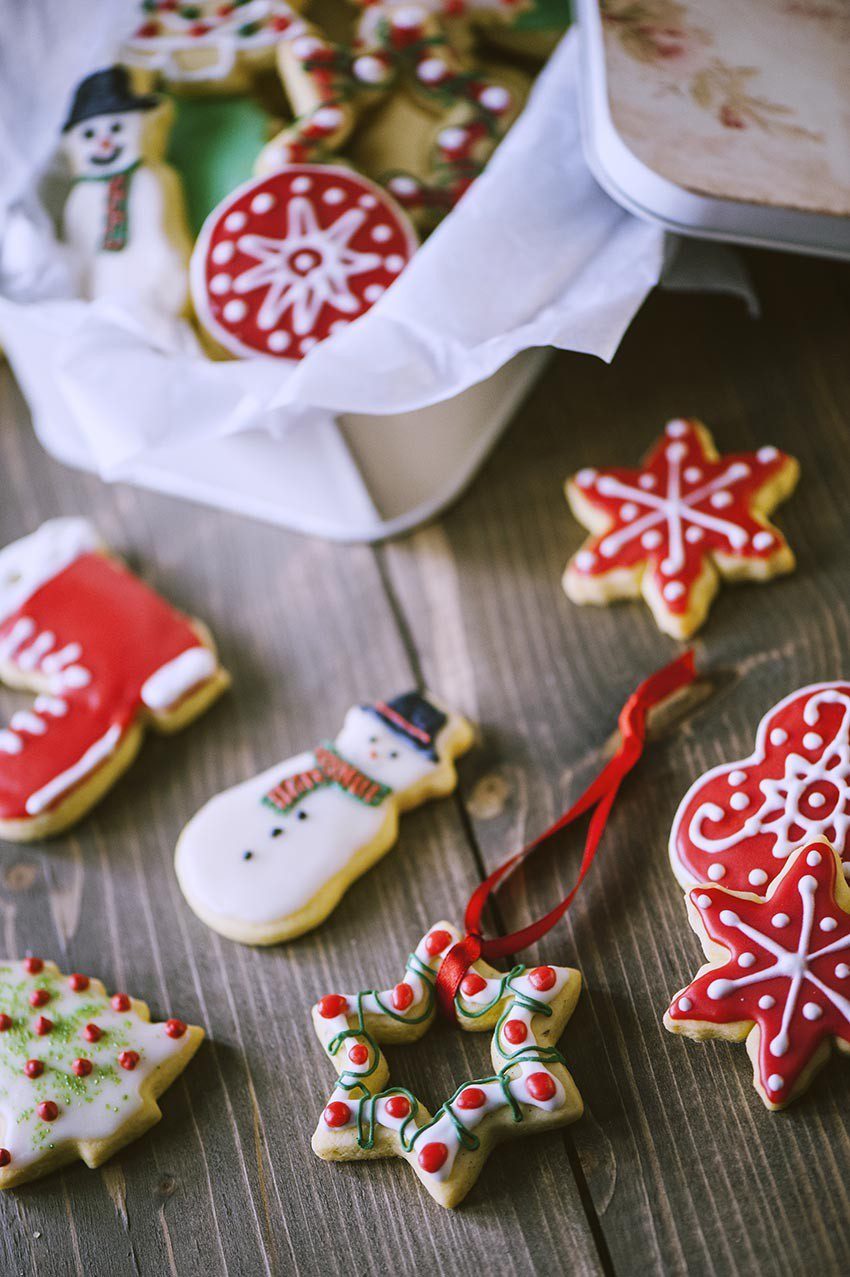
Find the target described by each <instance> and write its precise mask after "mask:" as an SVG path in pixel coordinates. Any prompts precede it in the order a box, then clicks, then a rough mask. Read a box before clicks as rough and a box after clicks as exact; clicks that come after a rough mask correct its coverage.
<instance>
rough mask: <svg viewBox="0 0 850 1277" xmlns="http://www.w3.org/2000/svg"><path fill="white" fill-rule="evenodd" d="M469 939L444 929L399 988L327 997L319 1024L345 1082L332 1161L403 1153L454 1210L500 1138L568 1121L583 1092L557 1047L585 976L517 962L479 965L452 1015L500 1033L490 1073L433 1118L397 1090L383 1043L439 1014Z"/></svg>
mask: <svg viewBox="0 0 850 1277" xmlns="http://www.w3.org/2000/svg"><path fill="white" fill-rule="evenodd" d="M459 939H460V934H459V932H458V931H457V929H456V928H455V927H453V926H451V924H450V923H447V922H438V923H437V925H436V926H435V927H432V928H431V929H430V931H428V933H427V934H426V935H425V936H424V937H423V939H422V940H421V941H420V943H419V945H418V946H417V948H416V951H415V953H412V954H411V955H410V957H409V958H408V960H407V965H406V967H405V972H404V977H403V979H402V980H401V981H400V982H399V983H398V984H397V985H395V987H394V988H392V989H385V990H382V991H376V990H371V989H370V990H367V991H366V992H364V993H356V994H350V993H349V994H340V993H332V994H328V995H326V996H325V997H323V998H322V999H321V1001H319V1002H317V1003H316V1005H315V1006H314V1007H313V1024H314V1026H315V1029H316V1032H317V1034H318V1036H319V1040H320V1041H321V1043H322V1046H323V1047H324V1048H325V1051H326V1052H327V1054H328V1055H329V1057H330V1059H331V1061H332V1062H333V1064H334V1066H335V1068H336V1070H337V1073H338V1074H339V1077H338V1079H337V1083H336V1086H335V1088H334V1090H333V1093H332V1094H331V1096H330V1098H329V1100H328V1103H327V1105H326V1106H325V1109H324V1112H323V1113H322V1116H321V1118H320V1119H319V1124H318V1126H317V1128H316V1131H315V1134H314V1135H313V1151H314V1152H315V1153H317V1154H318V1156H319V1157H321V1158H324V1159H325V1160H326V1161H332V1162H341V1161H358V1160H361V1159H367V1158H378V1157H401V1158H404V1160H405V1161H406V1162H407V1163H408V1164H409V1165H410V1166H412V1167H413V1170H414V1171H415V1172H416V1174H417V1176H418V1177H419V1179H420V1180H421V1181H422V1183H423V1184H424V1186H425V1188H426V1189H427V1190H428V1192H429V1193H430V1194H431V1196H432V1197H433V1198H434V1200H435V1201H437V1202H439V1204H440V1205H441V1206H449V1207H451V1206H457V1205H458V1204H459V1203H460V1202H461V1201H462V1200H463V1198H464V1197H465V1196H466V1194H467V1193H468V1192H469V1190H470V1189H471V1188H472V1186H473V1184H474V1183H475V1181H476V1179H477V1178H478V1175H479V1174H480V1172H481V1168H482V1166H483V1165H484V1162H485V1161H486V1159H487V1156H488V1154H489V1153H490V1151H491V1149H492V1148H493V1147H494V1146H495V1145H496V1144H498V1143H501V1141H502V1140H506V1139H511V1138H514V1137H516V1136H520V1135H532V1134H535V1133H536V1132H539V1131H542V1130H550V1129H552V1128H554V1127H558V1126H566V1125H567V1124H568V1123H570V1122H574V1121H576V1119H577V1118H579V1117H581V1114H582V1102H581V1097H580V1095H579V1093H578V1091H577V1090H576V1086H575V1083H574V1082H573V1080H572V1078H571V1077H570V1074H569V1073H568V1072H567V1068H566V1062H565V1060H564V1058H563V1056H562V1055H560V1053H559V1052H558V1051H557V1050H556V1049H555V1043H556V1042H557V1041H558V1039H559V1038H560V1036H561V1034H562V1033H563V1031H564V1026H565V1025H566V1023H567V1021H568V1020H569V1018H570V1016H571V1015H572V1012H573V1008H574V1007H575V1004H576V1001H577V1000H578V995H579V990H580V988H581V976H580V974H579V972H578V971H574V970H572V969H571V968H569V967H550V966H540V967H534V968H532V969H529V968H527V967H524V966H516V967H514V968H513V970H512V971H510V972H508V973H507V974H504V973H502V972H500V971H496V970H494V969H493V968H492V967H489V966H488V965H487V964H486V963H484V962H476V963H475V965H474V966H473V967H471V968H470V969H469V971H468V972H467V974H466V975H465V976H464V979H463V982H462V984H461V986H460V990H459V992H458V995H457V998H456V1000H455V1008H456V1012H457V1019H458V1023H459V1025H460V1027H461V1028H462V1029H465V1030H467V1031H468V1032H471V1033H481V1032H485V1031H487V1030H490V1029H492V1030H493V1037H492V1040H491V1046H490V1054H491V1057H492V1061H493V1072H492V1073H490V1074H488V1075H487V1076H486V1077H481V1078H476V1079H474V1080H473V1081H471V1082H465V1083H464V1084H463V1086H460V1087H458V1089H457V1090H456V1091H455V1093H454V1095H453V1096H452V1097H451V1099H450V1100H447V1101H446V1103H445V1104H443V1105H442V1107H441V1108H440V1109H438V1111H437V1112H436V1113H435V1114H434V1116H433V1117H431V1115H430V1114H429V1112H428V1110H427V1109H426V1108H425V1107H424V1105H423V1104H421V1103H420V1102H419V1101H418V1100H417V1099H416V1097H415V1096H414V1095H412V1094H411V1092H410V1091H408V1090H405V1089H404V1088H403V1087H399V1086H392V1085H390V1084H389V1069H388V1067H387V1062H386V1059H385V1057H384V1055H383V1052H382V1051H381V1043H392V1044H400V1043H409V1042H416V1041H418V1040H419V1038H421V1037H423V1036H424V1034H425V1033H427V1031H428V1029H429V1028H430V1027H431V1024H432V1023H433V1021H434V1018H435V1014H436V996H435V990H434V986H435V983H436V979H437V973H438V971H439V969H440V964H441V962H442V960H443V958H444V957H445V956H446V954H447V953H448V951H449V950H450V948H451V947H452V945H453V944H455V943H456V941H458V940H459Z"/></svg>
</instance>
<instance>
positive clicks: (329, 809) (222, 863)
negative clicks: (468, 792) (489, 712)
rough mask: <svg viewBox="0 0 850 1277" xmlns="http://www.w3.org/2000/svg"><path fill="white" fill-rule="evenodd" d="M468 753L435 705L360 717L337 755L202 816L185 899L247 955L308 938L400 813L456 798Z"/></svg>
mask: <svg viewBox="0 0 850 1277" xmlns="http://www.w3.org/2000/svg"><path fill="white" fill-rule="evenodd" d="M471 743H472V728H471V726H470V725H469V723H468V722H467V721H466V719H465V718H463V717H462V716H461V715H460V714H457V713H455V712H453V711H451V710H449V709H447V708H445V707H443V706H442V705H441V704H440V702H439V701H437V700H436V699H435V698H434V697H432V696H430V695H425V694H423V693H420V692H406V693H404V695H402V696H397V697H395V698H394V699H393V700H390V701H378V702H375V703H373V704H366V705H356V706H354V707H353V708H352V709H350V710H349V712H348V714H347V715H346V718H345V722H344V724H343V727H342V730H341V731H340V732H339V734H338V735H337V737H336V739H335V740H334V741H333V742H332V743H327V744H323V745H319V746H317V747H316V748H315V749H313V750H310V751H308V752H306V753H303V754H299V755H297V756H296V757H295V758H291V759H287V760H285V761H284V762H281V763H277V764H276V765H275V766H274V767H271V768H269V769H268V770H267V771H265V772H262V773H261V774H260V775H259V776H254V777H253V778H252V779H250V780H247V781H245V782H243V783H242V784H240V785H236V786H234V788H232V789H229V790H226V791H225V792H224V793H222V794H219V795H217V797H215V798H213V799H212V800H211V801H210V802H209V803H207V804H206V806H205V807H203V808H201V810H200V811H199V812H198V813H197V815H195V816H194V817H193V819H192V820H191V821H190V822H189V824H188V825H187V826H186V828H185V830H184V831H183V833H182V834H181V836H180V840H179V842H178V844H177V852H176V858H175V863H176V869H177V877H178V879H179V882H180V886H181V888H182V890H183V893H184V895H185V896H186V898H187V900H188V901H189V904H190V905H191V907H192V908H193V909H194V911H195V913H196V914H197V915H198V916H199V917H200V918H201V919H202V920H203V921H204V922H206V923H207V925H208V926H210V927H212V928H213V929H214V930H216V931H218V932H220V933H221V934H222V935H225V936H229V937H230V938H231V939H234V940H240V941H242V942H243V943H246V944H274V943H276V942H277V941H278V940H286V939H291V938H293V937H294V936H297V935H300V934H301V933H302V932H304V931H308V930H310V929H311V928H312V927H315V926H317V925H318V924H319V923H320V922H321V921H322V920H323V919H324V918H325V917H327V915H328V914H329V913H330V911H331V910H332V909H333V908H334V907H335V906H336V905H337V904H338V902H339V900H340V899H341V897H342V895H343V894H344V892H345V890H346V888H347V887H348V886H349V885H350V883H352V882H353V881H354V880H355V879H356V878H358V877H359V876H360V875H361V874H362V873H365V871H366V870H367V869H369V868H370V867H371V866H372V865H373V864H374V863H375V862H376V861H377V860H378V859H379V858H380V857H381V856H383V855H384V854H385V853H386V852H387V851H389V849H390V847H391V846H392V845H393V843H394V842H395V840H396V837H397V832H398V818H399V814H400V813H401V812H404V811H408V810H409V809H410V808H412V807H415V806H417V805H418V804H419V803H422V802H425V801H426V800H427V799H429V798H436V797H439V796H442V795H444V794H448V793H450V792H451V791H452V790H453V789H454V787H455V784H456V783H457V773H456V771H455V766H454V759H455V758H456V757H457V756H458V755H459V754H461V753H463V752H464V751H465V750H466V749H468V748H469V746H470V745H471ZM283 834H285V835H286V837H285V838H282V837H281V835H283ZM246 860H248V861H250V863H249V864H247V865H246Z"/></svg>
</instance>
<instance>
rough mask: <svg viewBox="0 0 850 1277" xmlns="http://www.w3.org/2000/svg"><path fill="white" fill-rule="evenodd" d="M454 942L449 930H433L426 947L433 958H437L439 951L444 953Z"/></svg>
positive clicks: (426, 941)
mask: <svg viewBox="0 0 850 1277" xmlns="http://www.w3.org/2000/svg"><path fill="white" fill-rule="evenodd" d="M451 942H452V938H451V936H450V935H449V933H448V931H432V932H431V934H430V935H429V936H428V937H427V939H426V940H425V948H426V950H427V951H428V953H430V955H431V957H432V958H436V956H437V954H438V953H442V952H443V950H444V949H447V948H448V947H449V945H450V944H451Z"/></svg>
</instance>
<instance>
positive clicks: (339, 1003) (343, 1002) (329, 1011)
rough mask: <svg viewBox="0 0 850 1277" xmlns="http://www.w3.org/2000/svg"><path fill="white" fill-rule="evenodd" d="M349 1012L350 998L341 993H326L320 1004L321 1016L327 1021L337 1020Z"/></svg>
mask: <svg viewBox="0 0 850 1277" xmlns="http://www.w3.org/2000/svg"><path fill="white" fill-rule="evenodd" d="M347 1010H348V998H344V997H343V996H342V994H341V993H326V994H325V996H324V997H323V998H322V1000H321V1002H320V1003H319V1015H320V1016H322V1018H323V1019H325V1020H335V1019H336V1017H337V1016H338V1015H345V1013H346V1011H347Z"/></svg>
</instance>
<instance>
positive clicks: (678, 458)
mask: <svg viewBox="0 0 850 1277" xmlns="http://www.w3.org/2000/svg"><path fill="white" fill-rule="evenodd" d="M798 474H799V467H798V465H797V462H796V461H795V460H794V458H793V457H789V456H787V455H786V454H785V453H782V452H779V450H778V449H777V448H773V447H764V448H759V449H758V451H757V452H740V453H732V454H729V455H727V456H723V457H721V456H720V455H719V454H718V453H717V451H716V449H715V447H714V443H713V441H712V438H711V435H710V434H709V432H708V430H707V429H706V428H705V426H704V425H702V423H701V422H699V421H694V420H691V419H688V420H684V419H679V420H675V421H670V422H668V424H667V426H666V427H665V431H664V435H663V436H662V438H661V439H660V440H659V442H658V443H657V444H656V445H655V447H654V448H653V449H652V451H651V452H650V454H649V456H648V457H647V459H646V461H645V462H644V464H643V466H642V468H641V469H640V470H626V469H610V470H593V469H585V470H580V471H579V472H578V474H577V475H575V476H574V477H573V478H572V479H570V480H569V481H568V483H567V498H568V500H569V502H570V506H571V507H572V510H573V513H574V514H575V516H576V518H577V519H579V520H580V522H581V523H583V524H584V525H585V527H587V528H588V529H589V530H590V532H591V533H592V534H593V535H592V536H591V537H590V539H589V540H587V541H586V542H585V543H584V545H583V546H582V548H581V549H580V550H579V551H578V553H577V554H575V555H574V556H573V558H572V559H571V560H570V562H569V563H568V565H567V569H566V572H565V573H564V589H565V590H566V592H567V594H568V595H569V597H570V598H571V599H573V601H574V602H576V603H606V602H609V601H610V600H613V599H619V598H635V597H637V596H638V595H640V594H643V596H644V598H645V599H646V601H647V603H648V604H649V606H650V607H651V608H652V611H653V614H654V616H655V619H656V621H657V623H658V625H659V627H660V629H662V630H664V631H665V633H667V634H672V635H673V636H674V638H686V637H687V636H688V635H690V634H692V633H693V632H694V631H695V630H696V629H698V628H699V626H700V625H701V624H702V622H703V621H704V620H705V617H706V615H707V613H708V609H709V606H710V604H711V600H712V598H713V597H714V594H715V593H716V591H717V586H718V580H719V577H721V576H723V577H726V578H727V579H729V580H740V579H744V578H751V579H764V578H766V577H769V576H774V575H776V574H777V573H779V572H789V571H791V569H792V568H793V567H794V555H793V554H792V552H791V549H790V547H789V546H788V544H787V542H786V541H785V538H784V537H783V535H782V533H781V532H780V531H779V530H778V529H777V528H775V527H773V525H772V524H770V523H769V522H768V521H767V515H768V514H769V513H770V512H771V510H773V508H774V507H775V506H776V505H778V503H779V502H780V501H782V500H784V498H785V497H787V496H788V495H789V494H790V493H791V491H792V490H793V488H794V486H795V484H796V482H797V478H798Z"/></svg>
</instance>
